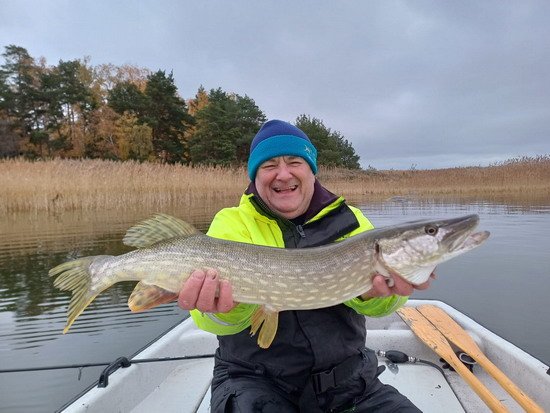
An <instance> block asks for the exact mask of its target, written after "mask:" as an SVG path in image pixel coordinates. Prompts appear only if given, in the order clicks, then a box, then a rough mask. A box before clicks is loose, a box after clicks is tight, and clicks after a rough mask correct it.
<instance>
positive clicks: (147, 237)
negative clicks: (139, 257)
mask: <svg viewBox="0 0 550 413" xmlns="http://www.w3.org/2000/svg"><path fill="white" fill-rule="evenodd" d="M195 234H199V231H198V230H197V229H196V228H195V227H194V226H193V225H191V224H188V223H187V222H185V221H183V220H181V219H179V218H175V217H173V216H170V215H166V214H156V215H155V216H154V217H152V218H149V219H146V220H145V221H143V222H140V223H139V224H137V225H134V226H133V227H132V228H130V229H129V230H128V231H126V235H124V238H123V239H122V242H124V244H126V245H128V246H130V247H136V248H144V247H150V246H151V245H153V244H156V243H157V242H160V241H165V240H168V239H171V238H174V237H189V236H191V235H195Z"/></svg>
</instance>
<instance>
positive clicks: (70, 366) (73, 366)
mask: <svg viewBox="0 0 550 413" xmlns="http://www.w3.org/2000/svg"><path fill="white" fill-rule="evenodd" d="M212 357H214V355H213V354H203V355H199V356H182V357H158V358H149V359H134V360H128V361H129V363H130V364H139V363H156V362H159V361H177V360H194V359H204V358H212ZM117 360H118V359H117ZM113 363H114V362H113V361H109V362H100V363H84V364H65V365H59V366H44V367H27V368H20V369H3V370H0V373H22V372H29V371H42V370H62V369H83V368H86V367H100V366H110V365H111V364H113Z"/></svg>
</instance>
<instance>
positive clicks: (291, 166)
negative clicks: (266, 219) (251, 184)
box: [255, 156, 315, 219]
mask: <svg viewBox="0 0 550 413" xmlns="http://www.w3.org/2000/svg"><path fill="white" fill-rule="evenodd" d="M255 184H256V189H257V191H258V194H259V195H260V197H261V198H262V199H263V200H264V201H265V203H266V204H267V206H268V207H269V208H270V209H271V210H272V211H273V212H276V213H278V214H279V215H281V216H282V217H285V218H287V219H293V218H296V217H298V216H300V215H302V214H304V213H305V212H306V211H307V209H308V207H309V203H310V202H311V198H312V197H313V190H314V184H315V175H313V171H312V170H311V168H310V166H309V164H308V163H307V162H306V161H305V160H304V159H303V158H300V157H298V156H279V157H277V158H272V159H269V160H268V161H265V162H264V163H263V164H261V165H260V167H259V168H258V172H257V173H256V180H255Z"/></svg>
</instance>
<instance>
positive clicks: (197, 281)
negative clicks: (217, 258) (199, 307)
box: [178, 270, 206, 310]
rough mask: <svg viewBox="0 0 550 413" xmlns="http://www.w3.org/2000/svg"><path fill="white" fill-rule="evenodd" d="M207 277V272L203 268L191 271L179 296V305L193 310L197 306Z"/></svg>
mask: <svg viewBox="0 0 550 413" xmlns="http://www.w3.org/2000/svg"><path fill="white" fill-rule="evenodd" d="M205 277H206V274H205V273H204V271H201V270H195V271H193V272H192V273H191V276H190V277H189V278H188V279H187V281H186V282H185V284H184V285H183V288H182V289H181V291H180V294H179V297H178V305H179V306H180V307H181V308H183V309H184V310H193V309H194V308H195V306H196V304H197V299H198V297H199V293H200V291H201V288H202V284H203V283H204V278H205Z"/></svg>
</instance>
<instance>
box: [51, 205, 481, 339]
mask: <svg viewBox="0 0 550 413" xmlns="http://www.w3.org/2000/svg"><path fill="white" fill-rule="evenodd" d="M478 221H479V218H478V216H477V215H468V216H464V217H460V218H454V219H447V220H438V221H437V220H434V221H415V222H409V223H405V224H401V225H395V226H390V227H384V228H380V229H374V230H371V231H367V232H363V233H361V234H358V235H356V236H354V237H350V238H348V239H346V240H343V241H341V242H336V243H333V244H329V245H325V246H321V247H314V248H307V249H283V248H275V247H265V246H258V245H252V244H245V243H240V242H233V241H225V240H220V239H216V238H212V237H209V236H207V235H204V234H202V233H200V232H199V231H197V230H196V229H195V228H194V227H193V226H192V225H190V224H188V223H186V222H184V221H182V220H180V219H177V218H174V217H171V216H168V215H162V214H159V215H156V216H154V217H153V218H151V219H148V220H146V221H144V222H142V223H140V224H138V225H136V226H134V227H132V228H130V229H129V230H128V232H127V233H126V235H125V236H124V239H123V242H124V243H125V244H126V245H129V246H133V247H136V248H137V249H136V250H134V251H131V252H128V253H126V254H123V255H120V256H111V255H98V256H91V257H84V258H78V259H76V260H74V261H69V262H66V263H64V264H61V265H58V266H57V267H55V268H53V269H51V270H50V272H49V275H50V276H52V277H55V276H57V278H56V280H55V282H54V285H55V286H56V287H58V288H60V289H62V290H70V291H72V294H73V295H72V298H71V302H70V304H69V310H68V318H67V325H66V327H65V329H64V331H63V332H64V333H66V332H67V331H68V330H69V328H70V327H71V325H72V324H73V322H74V321H75V319H76V318H77V317H78V316H79V315H80V314H81V313H82V311H84V309H85V308H86V307H87V306H88V305H89V304H90V303H91V302H92V301H93V300H94V298H95V297H96V296H97V295H98V294H99V293H101V292H102V291H104V290H106V289H107V288H109V287H110V286H112V285H113V284H115V283H117V282H120V281H130V280H135V281H139V282H138V284H137V285H136V287H135V289H134V291H133V292H132V294H131V296H130V298H129V299H128V306H129V307H130V309H131V310H132V311H142V310H145V309H148V308H152V307H155V306H157V305H159V304H162V303H166V302H169V301H174V300H176V299H177V297H178V293H179V291H180V289H181V287H182V285H183V283H184V282H185V281H186V280H187V278H188V277H189V275H190V274H191V272H192V271H193V270H195V269H201V268H203V269H205V268H215V269H217V270H218V271H219V274H220V278H221V279H225V280H228V281H229V282H230V283H231V285H232V287H233V297H234V299H235V301H237V302H243V303H251V304H259V307H258V309H257V310H256V312H255V313H254V315H253V316H252V319H251V333H252V334H255V333H256V332H259V333H258V344H259V346H260V347H263V348H267V347H269V346H270V344H271V342H272V341H273V338H274V337H275V334H276V332H277V324H278V313H279V311H284V310H307V309H313V308H321V307H329V306H333V305H336V304H339V303H342V302H344V301H347V300H349V299H351V298H354V297H357V296H359V295H361V294H363V293H365V292H367V291H368V290H370V289H371V287H372V281H371V278H372V276H373V275H374V274H375V273H379V274H382V275H383V276H384V277H386V278H387V279H388V281H389V282H390V283H391V280H392V277H393V276H394V275H399V276H401V277H403V278H405V279H406V280H408V281H409V282H410V283H412V284H414V285H418V284H421V283H423V282H425V281H427V280H428V279H429V277H430V274H431V273H432V271H433V270H434V268H435V266H436V265H437V264H439V263H441V262H443V261H447V260H448V259H450V258H453V257H456V256H457V255H460V254H462V253H464V252H466V251H469V250H471V249H473V248H475V247H477V246H479V245H480V244H481V243H483V241H485V240H486V239H487V237H488V236H489V233H488V232H486V231H483V232H477V233H474V232H473V231H474V229H475V227H476V226H477V224H478Z"/></svg>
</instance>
